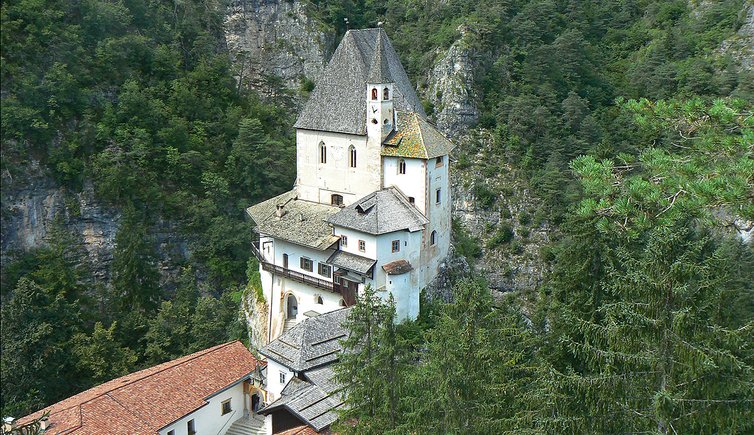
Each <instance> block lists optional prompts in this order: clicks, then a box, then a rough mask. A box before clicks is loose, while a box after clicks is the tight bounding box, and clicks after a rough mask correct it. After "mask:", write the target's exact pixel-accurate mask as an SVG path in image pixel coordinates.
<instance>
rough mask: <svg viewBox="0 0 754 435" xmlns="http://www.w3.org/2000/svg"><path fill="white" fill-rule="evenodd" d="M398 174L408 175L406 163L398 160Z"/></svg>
mask: <svg viewBox="0 0 754 435" xmlns="http://www.w3.org/2000/svg"><path fill="white" fill-rule="evenodd" d="M398 173H399V174H405V173H406V161H405V160H403V159H400V160H398Z"/></svg>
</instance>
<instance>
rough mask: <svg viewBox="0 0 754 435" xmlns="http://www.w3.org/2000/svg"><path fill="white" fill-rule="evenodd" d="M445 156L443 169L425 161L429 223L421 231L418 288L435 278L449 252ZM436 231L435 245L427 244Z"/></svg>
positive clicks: (432, 161)
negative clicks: (422, 242)
mask: <svg viewBox="0 0 754 435" xmlns="http://www.w3.org/2000/svg"><path fill="white" fill-rule="evenodd" d="M448 163H449V161H448V156H444V157H443V164H442V166H439V167H438V166H436V160H435V159H430V160H429V161H428V162H427V186H429V187H428V189H427V213H426V214H425V215H426V217H427V219H429V224H427V226H426V230H425V232H424V245H423V246H424V248H423V249H422V255H421V264H422V268H421V271H420V272H421V276H420V285H421V286H422V287H424V286H426V285H427V284H428V283H429V282H430V281H432V279H434V277H435V276H437V269H438V266H439V264H440V262H441V261H442V260H443V259H445V257H446V256H447V255H448V250H449V249H450V227H451V217H450V210H451V205H450V204H451V198H450V186H449V183H448V180H449V172H448V169H449V168H448ZM437 189H440V192H441V201H440V203H439V204H437V201H436V191H437ZM432 231H437V243H436V244H435V245H434V246H431V245H430V234H431V233H432Z"/></svg>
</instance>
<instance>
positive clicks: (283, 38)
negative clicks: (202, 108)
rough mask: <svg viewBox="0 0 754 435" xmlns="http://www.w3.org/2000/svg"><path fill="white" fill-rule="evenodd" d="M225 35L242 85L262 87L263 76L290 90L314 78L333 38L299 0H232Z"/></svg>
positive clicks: (319, 71)
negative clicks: (281, 83) (277, 81)
mask: <svg viewBox="0 0 754 435" xmlns="http://www.w3.org/2000/svg"><path fill="white" fill-rule="evenodd" d="M225 38H226V43H227V47H228V51H229V53H230V56H231V60H232V61H233V64H234V65H235V68H236V71H237V79H238V80H239V82H240V83H241V85H243V86H251V87H254V88H257V89H260V90H262V91H265V87H266V86H269V83H267V80H266V78H267V77H278V78H280V79H282V82H283V84H284V85H286V86H287V87H289V88H293V89H297V88H299V86H300V85H301V83H302V81H303V80H304V79H308V80H311V81H316V80H317V78H318V77H319V75H320V73H321V72H322V70H323V69H324V67H325V62H326V59H327V58H328V57H329V54H330V53H331V51H332V49H333V44H334V42H335V38H334V35H333V34H332V33H328V32H325V31H323V30H322V27H321V26H319V25H318V24H317V23H315V22H314V21H312V20H311V19H310V18H309V17H307V15H306V13H305V5H304V2H301V1H286V0H233V1H231V2H230V4H229V5H228V9H227V12H226V15H225Z"/></svg>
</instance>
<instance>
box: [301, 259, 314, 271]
mask: <svg viewBox="0 0 754 435" xmlns="http://www.w3.org/2000/svg"><path fill="white" fill-rule="evenodd" d="M301 269H303V270H306V271H309V272H311V271H313V270H314V262H313V261H312V260H310V259H308V258H306V257H301Z"/></svg>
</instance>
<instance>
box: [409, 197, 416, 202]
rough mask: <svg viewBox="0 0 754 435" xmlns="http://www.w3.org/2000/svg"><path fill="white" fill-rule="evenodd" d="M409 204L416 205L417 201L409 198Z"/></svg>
mask: <svg viewBox="0 0 754 435" xmlns="http://www.w3.org/2000/svg"><path fill="white" fill-rule="evenodd" d="M408 203H409V204H415V203H416V199H415V198H414V197H413V196H409V197H408Z"/></svg>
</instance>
